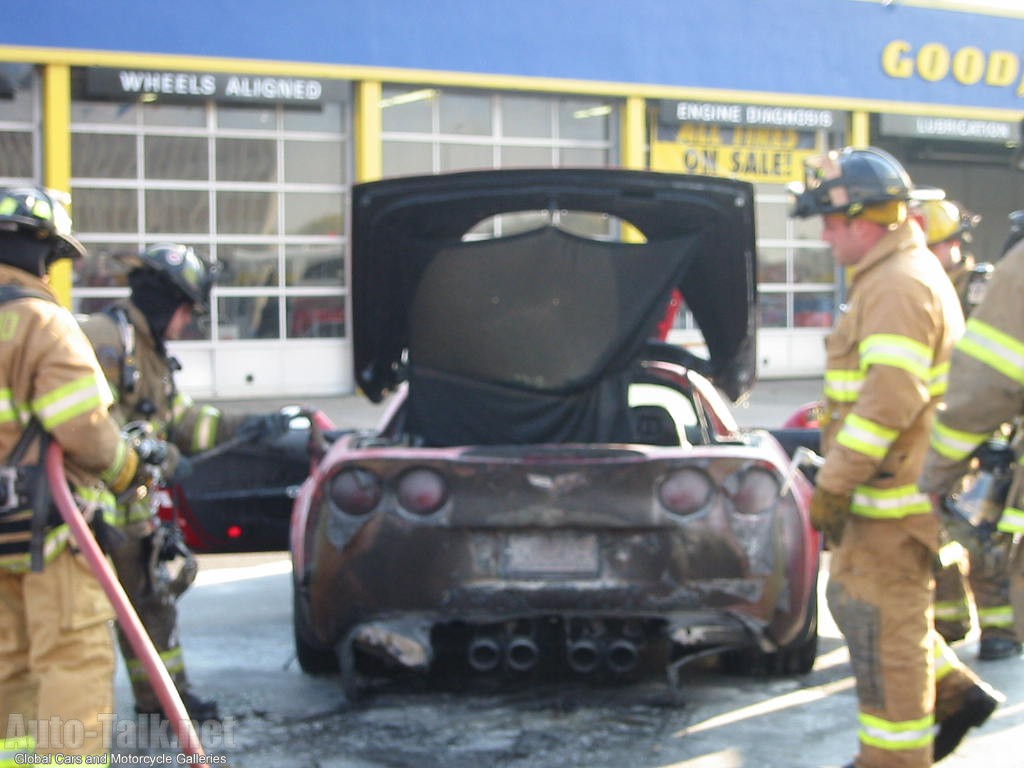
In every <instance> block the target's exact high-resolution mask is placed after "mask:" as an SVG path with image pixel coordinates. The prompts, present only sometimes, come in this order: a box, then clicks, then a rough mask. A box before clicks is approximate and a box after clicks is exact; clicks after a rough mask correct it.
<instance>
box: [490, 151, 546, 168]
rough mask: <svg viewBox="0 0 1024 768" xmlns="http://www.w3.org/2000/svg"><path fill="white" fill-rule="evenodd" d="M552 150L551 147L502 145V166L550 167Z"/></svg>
mask: <svg viewBox="0 0 1024 768" xmlns="http://www.w3.org/2000/svg"><path fill="white" fill-rule="evenodd" d="M551 156H552V150H551V148H550V147H502V148H501V167H502V168H549V167H551V165H552V162H551Z"/></svg>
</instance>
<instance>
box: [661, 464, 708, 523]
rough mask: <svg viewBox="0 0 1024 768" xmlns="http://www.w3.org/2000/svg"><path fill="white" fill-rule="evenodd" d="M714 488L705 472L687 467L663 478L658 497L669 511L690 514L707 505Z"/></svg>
mask: <svg viewBox="0 0 1024 768" xmlns="http://www.w3.org/2000/svg"><path fill="white" fill-rule="evenodd" d="M714 489H715V484H714V482H712V480H711V478H710V477H709V476H708V474H707V472H704V471H703V470H701V469H695V468H693V467H687V468H685V469H680V470H678V471H676V472H673V473H672V474H671V475H669V476H668V477H666V478H665V480H664V481H663V482H662V484H661V486H660V487H659V488H658V498H659V499H660V500H661V503H662V505H663V506H664V507H665V508H666V509H667V510H668V511H669V512H674V513H675V514H677V515H692V514H693V513H694V512H697V511H698V510H700V509H702V508H703V507H704V506H705V505H707V503H708V502H709V501H710V500H711V495H712V493H714Z"/></svg>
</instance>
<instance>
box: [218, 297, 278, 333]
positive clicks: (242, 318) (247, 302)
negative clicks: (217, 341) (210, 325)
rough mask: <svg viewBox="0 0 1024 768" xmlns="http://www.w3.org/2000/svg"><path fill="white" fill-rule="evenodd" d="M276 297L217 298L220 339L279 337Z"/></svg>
mask: <svg viewBox="0 0 1024 768" xmlns="http://www.w3.org/2000/svg"><path fill="white" fill-rule="evenodd" d="M278 301H279V300H278V298H277V297H276V296H231V297H221V298H219V299H218V300H217V335H218V337H219V338H221V339H276V338H280V335H281V333H280V329H279V327H278V320H277V318H278Z"/></svg>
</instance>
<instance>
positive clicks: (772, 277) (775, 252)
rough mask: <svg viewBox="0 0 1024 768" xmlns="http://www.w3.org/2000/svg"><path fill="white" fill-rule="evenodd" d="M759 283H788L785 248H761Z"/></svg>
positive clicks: (758, 256) (758, 269)
mask: <svg viewBox="0 0 1024 768" xmlns="http://www.w3.org/2000/svg"><path fill="white" fill-rule="evenodd" d="M757 281H758V282H759V283H785V282H788V279H787V274H786V249H785V248H761V249H760V250H759V251H758V252H757Z"/></svg>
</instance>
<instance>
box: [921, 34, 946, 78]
mask: <svg viewBox="0 0 1024 768" xmlns="http://www.w3.org/2000/svg"><path fill="white" fill-rule="evenodd" d="M917 73H918V74H919V75H920V76H921V77H922V78H924V79H925V80H928V81H929V82H932V83H934V82H938V81H939V80H941V79H942V78H944V77H945V76H946V75H948V74H949V49H948V48H946V46H944V45H942V44H941V43H925V44H924V45H922V46H921V50H920V51H918V52H917Z"/></svg>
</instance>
